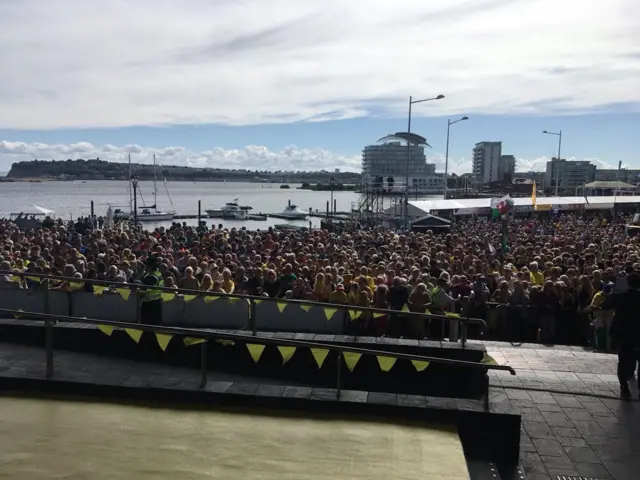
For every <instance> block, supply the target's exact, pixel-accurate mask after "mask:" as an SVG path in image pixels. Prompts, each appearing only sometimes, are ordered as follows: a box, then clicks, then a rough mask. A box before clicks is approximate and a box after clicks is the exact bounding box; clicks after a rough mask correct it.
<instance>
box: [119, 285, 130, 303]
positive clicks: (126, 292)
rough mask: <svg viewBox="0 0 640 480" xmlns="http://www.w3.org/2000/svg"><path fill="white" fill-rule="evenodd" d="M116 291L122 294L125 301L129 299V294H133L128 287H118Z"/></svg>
mask: <svg viewBox="0 0 640 480" xmlns="http://www.w3.org/2000/svg"><path fill="white" fill-rule="evenodd" d="M116 292H118V293H119V294H120V296H121V297H122V298H124V300H125V302H126V301H127V300H129V295H131V290H129V289H128V288H116Z"/></svg>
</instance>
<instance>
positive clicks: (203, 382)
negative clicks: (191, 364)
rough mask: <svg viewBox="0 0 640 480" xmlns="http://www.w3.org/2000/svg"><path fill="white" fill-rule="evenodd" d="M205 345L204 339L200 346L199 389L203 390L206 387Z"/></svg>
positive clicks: (206, 342)
mask: <svg viewBox="0 0 640 480" xmlns="http://www.w3.org/2000/svg"><path fill="white" fill-rule="evenodd" d="M207 344H208V341H207V340H206V339H205V341H204V342H202V343H201V344H200V389H201V390H202V389H204V388H205V387H206V386H207Z"/></svg>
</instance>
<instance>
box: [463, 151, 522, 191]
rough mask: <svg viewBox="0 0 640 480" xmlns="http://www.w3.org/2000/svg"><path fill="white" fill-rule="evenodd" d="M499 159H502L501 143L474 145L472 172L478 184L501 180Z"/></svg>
mask: <svg viewBox="0 0 640 480" xmlns="http://www.w3.org/2000/svg"><path fill="white" fill-rule="evenodd" d="M500 157H502V142H480V143H476V146H475V147H474V149H473V170H472V171H473V175H474V176H475V177H476V179H477V180H478V182H479V183H491V182H496V181H498V180H502V178H501V176H500ZM514 168H515V164H514Z"/></svg>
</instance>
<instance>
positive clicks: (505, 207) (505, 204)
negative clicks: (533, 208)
mask: <svg viewBox="0 0 640 480" xmlns="http://www.w3.org/2000/svg"><path fill="white" fill-rule="evenodd" d="M490 206H491V218H492V219H496V218H500V216H502V215H505V214H507V213H509V212H510V211H511V209H512V208H513V200H512V199H511V197H510V196H509V195H505V196H504V197H500V198H498V197H494V198H492V199H491V204H490Z"/></svg>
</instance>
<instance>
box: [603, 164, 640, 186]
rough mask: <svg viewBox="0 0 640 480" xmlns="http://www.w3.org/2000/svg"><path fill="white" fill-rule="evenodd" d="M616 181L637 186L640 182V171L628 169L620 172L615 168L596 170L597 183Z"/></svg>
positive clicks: (622, 169)
mask: <svg viewBox="0 0 640 480" xmlns="http://www.w3.org/2000/svg"><path fill="white" fill-rule="evenodd" d="M616 180H617V181H619V182H625V183H630V184H632V185H637V184H638V182H639V181H640V170H638V169H628V168H621V169H620V170H617V169H615V168H603V169H600V168H598V169H597V170H596V176H595V181H596V182H615V181H616Z"/></svg>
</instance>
